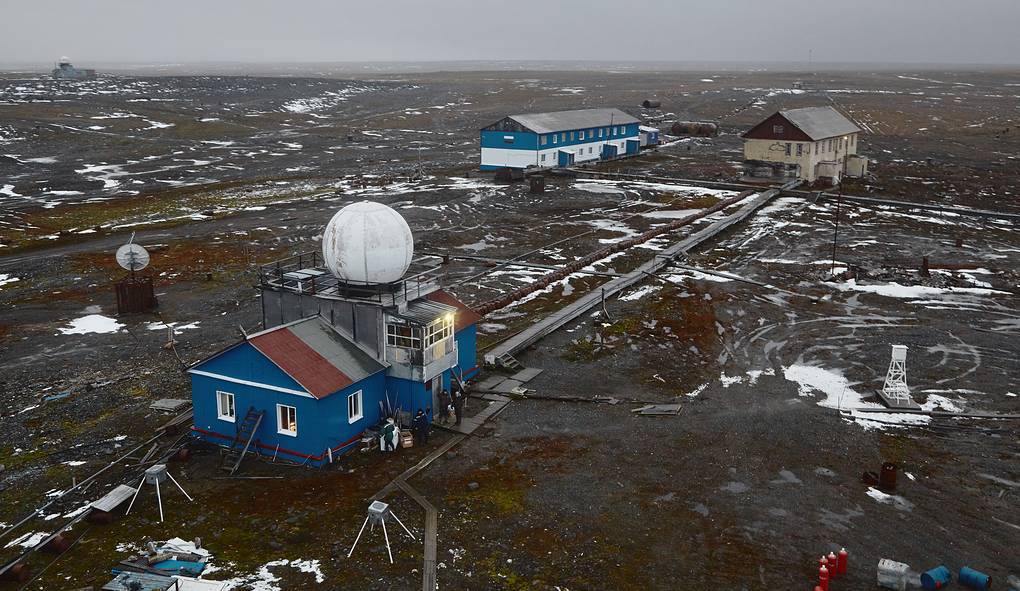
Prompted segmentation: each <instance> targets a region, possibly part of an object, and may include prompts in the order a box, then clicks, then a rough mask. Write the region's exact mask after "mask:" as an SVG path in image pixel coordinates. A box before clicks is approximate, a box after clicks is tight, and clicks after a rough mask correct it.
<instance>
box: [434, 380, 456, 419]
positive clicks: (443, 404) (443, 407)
mask: <svg viewBox="0 0 1020 591" xmlns="http://www.w3.org/2000/svg"><path fill="white" fill-rule="evenodd" d="M452 402H453V401H452V400H451V399H450V393H449V392H447V391H446V388H443V389H442V390H440V391H439V408H437V409H436V410H437V411H438V413H439V418H438V421H439V424H441V425H445V424H447V423H449V422H450V404H452Z"/></svg>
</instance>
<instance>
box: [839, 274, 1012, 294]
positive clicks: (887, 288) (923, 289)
mask: <svg viewBox="0 0 1020 591" xmlns="http://www.w3.org/2000/svg"><path fill="white" fill-rule="evenodd" d="M834 285H835V286H836V287H837V288H839V289H841V290H843V291H862V292H866V293H873V294H877V295H880V296H885V297H887V298H901V299H915V298H924V297H937V296H940V295H946V294H971V295H995V294H1005V295H1011V294H1010V292H1008V291H1000V290H997V289H987V288H983V287H931V286H927V285H901V284H899V283H896V282H895V281H893V282H891V283H881V284H866V285H860V284H858V283H857V281H856V280H855V279H850V280H849V281H845V282H842V283H835V284H834Z"/></svg>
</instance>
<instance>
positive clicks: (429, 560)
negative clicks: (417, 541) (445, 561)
mask: <svg viewBox="0 0 1020 591" xmlns="http://www.w3.org/2000/svg"><path fill="white" fill-rule="evenodd" d="M394 482H396V484H397V487H399V488H400V490H402V491H404V492H405V493H407V496H409V497H411V498H412V499H414V500H415V502H416V503H418V504H419V505H421V506H422V508H424V509H425V533H423V534H422V538H424V540H425V559H424V562H423V563H422V575H421V589H422V591H435V589H436V588H437V584H438V583H437V581H436V538H437V537H438V536H439V511H437V510H436V506H435V505H433V504H432V503H430V502H429V501H428V499H426V498H425V497H423V496H422V495H421V493H420V492H418V491H416V490H415V489H414V488H413V487H412V486H411V485H410V484H408V483H407V481H406V480H402V479H397V480H395V481H394Z"/></svg>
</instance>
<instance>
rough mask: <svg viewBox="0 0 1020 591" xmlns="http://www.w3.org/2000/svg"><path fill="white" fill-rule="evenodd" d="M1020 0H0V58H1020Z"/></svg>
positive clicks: (1005, 61) (1006, 60)
mask: <svg viewBox="0 0 1020 591" xmlns="http://www.w3.org/2000/svg"><path fill="white" fill-rule="evenodd" d="M1018 25H1020V0H839V1H836V0H672V1H670V0H658V1H651V0H584V1H579V0H505V1H502V2H498V1H492V0H369V1H365V0H273V1H269V0H168V1H159V2H157V1H150V0H95V1H88V2H86V1H82V0H0V62H4V63H32V62H39V63H40V64H50V63H52V62H53V61H54V60H56V59H57V58H58V57H60V56H61V55H68V56H70V57H71V58H72V60H74V61H75V62H77V63H79V65H82V66H85V65H87V63H88V62H132V63H139V62H156V63H166V62H174V63H182V62H201V61H245V62H295V61H300V62H305V61H322V62H338V61H405V60H410V61H420V60H504V59H505V60H512V59H526V60H531V59H539V60H584V59H591V60H664V61H737V62H766V61H782V62H803V61H806V60H807V54H808V49H813V51H814V59H815V61H816V62H922V63H995V64H1017V63H1020V32H1018V31H1020V27H1018Z"/></svg>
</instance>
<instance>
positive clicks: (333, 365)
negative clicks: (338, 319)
mask: <svg viewBox="0 0 1020 591" xmlns="http://www.w3.org/2000/svg"><path fill="white" fill-rule="evenodd" d="M248 342H249V343H251V344H252V346H253V347H255V348H256V349H257V350H258V351H259V352H260V353H262V354H263V355H265V356H266V357H267V358H268V359H269V360H270V361H272V362H273V363H275V364H276V365H277V367H279V368H280V369H282V370H283V371H284V372H286V373H287V375H289V376H290V377H291V378H293V379H294V381H296V382H297V383H298V384H300V385H301V387H302V388H304V389H305V390H307V391H308V393H309V394H311V395H312V396H314V397H315V398H324V397H326V396H329V395H330V394H333V393H334V392H336V391H338V390H341V389H343V388H346V387H347V386H349V385H351V384H353V383H355V382H358V381H360V380H362V379H364V378H366V377H368V376H370V375H372V374H374V373H376V372H378V371H381V370H382V369H384V366H383V365H382V364H381V363H379V362H378V361H376V360H375V359H374V358H372V357H371V356H370V355H368V354H367V353H365V352H364V351H362V350H361V348H360V347H358V346H357V345H356V344H354V343H352V342H350V341H349V340H348V339H346V338H345V337H343V336H342V335H341V334H340V333H338V332H337V331H336V330H334V329H333V328H332V327H331V326H329V325H328V324H327V323H326V322H325V321H324V320H323V319H321V318H319V317H318V316H313V317H311V318H305V319H304V320H299V321H297V322H293V323H291V324H284V325H282V326H279V327H277V328H275V329H272V330H268V331H265V332H261V333H259V334H258V335H255V336H252V337H250V338H249V339H248Z"/></svg>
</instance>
